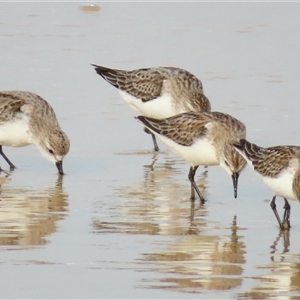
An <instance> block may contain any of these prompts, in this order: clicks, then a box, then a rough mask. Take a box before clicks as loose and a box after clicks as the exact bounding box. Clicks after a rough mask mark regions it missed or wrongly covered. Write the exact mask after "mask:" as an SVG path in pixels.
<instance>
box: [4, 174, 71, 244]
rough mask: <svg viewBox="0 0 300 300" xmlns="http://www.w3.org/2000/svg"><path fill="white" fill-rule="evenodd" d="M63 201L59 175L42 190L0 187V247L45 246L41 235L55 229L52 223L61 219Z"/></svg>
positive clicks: (64, 195) (63, 194)
mask: <svg viewBox="0 0 300 300" xmlns="http://www.w3.org/2000/svg"><path fill="white" fill-rule="evenodd" d="M0 184H1V183H0ZM67 198H68V196H67V194H66V193H65V192H64V191H63V187H62V176H58V179H57V180H56V182H55V186H54V187H51V188H47V189H45V190H43V191H36V190H32V189H30V188H27V187H22V188H17V187H11V186H5V184H4V185H3V186H2V185H1V195H0V199H1V201H0V220H1V223H0V245H39V244H44V243H46V240H45V236H46V235H49V234H51V233H53V232H54V231H55V230H56V227H55V221H57V220H60V219H62V218H63V217H64V214H63V212H64V211H65V210H66V207H67V205H68V204H67Z"/></svg>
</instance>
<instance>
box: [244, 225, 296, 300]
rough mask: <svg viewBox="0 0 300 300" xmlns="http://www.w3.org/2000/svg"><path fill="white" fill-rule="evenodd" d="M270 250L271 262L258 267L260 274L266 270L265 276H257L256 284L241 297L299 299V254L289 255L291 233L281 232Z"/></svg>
mask: <svg viewBox="0 0 300 300" xmlns="http://www.w3.org/2000/svg"><path fill="white" fill-rule="evenodd" d="M297 242H298V239H297ZM270 248H271V252H270V262H268V263H266V264H263V265H259V266H258V267H257V268H258V269H259V271H260V272H261V270H264V271H265V272H264V274H263V275H260V276H256V277H255V278H254V279H256V284H255V285H254V286H253V287H252V288H251V289H250V290H249V291H247V292H244V293H241V294H240V297H241V298H245V297H246V298H247V299H262V298H264V299H275V298H276V299H277V298H282V299H299V290H300V263H299V254H298V253H297V254H292V253H289V251H290V249H289V248H290V231H288V230H285V231H282V230H280V231H279V233H278V235H277V236H276V238H275V240H274V242H273V243H272V244H271V246H270Z"/></svg>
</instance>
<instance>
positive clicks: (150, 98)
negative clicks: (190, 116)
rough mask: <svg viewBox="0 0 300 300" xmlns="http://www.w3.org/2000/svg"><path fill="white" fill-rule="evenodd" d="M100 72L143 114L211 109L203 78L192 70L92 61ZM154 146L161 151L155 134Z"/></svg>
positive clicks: (152, 115)
mask: <svg viewBox="0 0 300 300" xmlns="http://www.w3.org/2000/svg"><path fill="white" fill-rule="evenodd" d="M92 66H94V67H95V70H96V72H97V73H98V74H99V75H100V76H101V77H103V78H104V79H105V80H106V81H107V82H109V83H110V84H111V85H113V86H114V87H116V88H117V89H118V90H119V93H120V95H121V97H122V98H123V99H124V100H125V101H126V102H127V103H128V104H129V105H130V107H131V108H133V109H134V110H135V111H137V112H138V113H139V114H141V115H143V116H145V117H149V118H155V119H164V118H168V117H171V116H173V115H177V114H180V113H184V112H189V111H195V112H201V111H203V112H209V111H210V110H211V107H210V102H209V100H208V99H207V97H206V96H205V95H204V94H203V87H202V82H201V81H200V80H199V79H198V78H197V77H196V76H194V75H193V74H191V73H190V72H188V71H186V70H183V69H180V68H173V67H157V68H144V69H137V70H132V71H125V70H116V69H109V68H106V67H102V66H98V65H94V64H92ZM144 130H145V132H147V133H150V134H151V135H152V139H153V144H154V150H155V151H158V150H159V148H158V145H157V141H156V139H155V135H153V134H152V133H151V132H149V130H148V129H144Z"/></svg>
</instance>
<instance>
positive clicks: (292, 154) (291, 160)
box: [234, 139, 300, 229]
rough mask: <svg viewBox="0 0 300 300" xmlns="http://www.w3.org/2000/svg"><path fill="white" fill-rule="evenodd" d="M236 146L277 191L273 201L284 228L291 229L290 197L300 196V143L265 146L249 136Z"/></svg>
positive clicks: (266, 182) (278, 219) (298, 197)
mask: <svg viewBox="0 0 300 300" xmlns="http://www.w3.org/2000/svg"><path fill="white" fill-rule="evenodd" d="M234 147H235V149H236V150H237V151H239V152H240V153H241V155H243V156H244V158H245V159H246V160H247V162H248V164H249V165H250V166H251V167H252V169H254V171H255V172H256V173H257V174H259V175H260V176H261V178H262V180H263V181H264V183H265V184H266V185H267V186H268V188H269V189H270V190H272V191H273V193H274V196H273V199H272V201H271V203H270V205H271V208H272V210H273V212H274V214H275V216H276V219H277V221H278V223H279V226H280V228H281V229H289V228H290V227H291V226H290V210H291V208H290V204H289V203H288V201H287V199H293V200H300V147H299V146H274V147H268V148H263V147H260V146H257V145H255V144H252V143H250V142H248V141H246V140H245V139H241V141H240V143H239V144H238V143H237V144H235V145H234ZM276 196H280V197H282V198H283V199H284V207H283V208H284V214H283V219H282V220H281V219H280V217H279V215H278V212H277V209H276V203H275V199H276Z"/></svg>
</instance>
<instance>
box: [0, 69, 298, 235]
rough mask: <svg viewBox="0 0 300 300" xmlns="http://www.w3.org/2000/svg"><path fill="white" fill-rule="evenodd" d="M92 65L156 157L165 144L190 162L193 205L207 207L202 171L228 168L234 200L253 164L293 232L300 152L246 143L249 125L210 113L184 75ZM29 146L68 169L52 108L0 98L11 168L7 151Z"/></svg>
mask: <svg viewBox="0 0 300 300" xmlns="http://www.w3.org/2000/svg"><path fill="white" fill-rule="evenodd" d="M92 66H93V67H94V69H95V71H96V72H97V74H99V75H100V76H101V77H102V78H103V79H104V80H105V81H107V82H108V83H110V84H111V85H112V86H114V87H115V88H117V90H118V91H119V94H120V95H121V97H122V98H123V99H124V100H125V101H126V102H127V103H128V104H129V106H130V107H131V108H132V109H134V110H135V111H136V112H137V116H136V117H135V118H136V120H137V121H138V122H139V123H140V124H141V125H142V126H143V128H144V131H145V132H146V133H148V134H150V135H151V137H152V140H153V146H154V151H159V146H158V143H157V139H159V140H160V141H161V142H163V143H164V144H165V145H166V146H167V147H169V148H170V149H171V150H173V151H174V152H175V153H176V154H178V155H179V156H180V157H182V158H183V159H184V160H186V161H187V162H188V163H189V165H190V168H189V172H188V179H189V181H190V184H191V195H190V199H191V201H195V198H196V197H195V196H196V194H197V195H198V197H199V198H200V201H201V202H202V203H204V202H205V199H204V197H203V195H202V194H201V191H200V190H199V188H198V186H197V184H196V183H195V174H196V171H197V169H198V167H199V166H214V165H219V166H220V167H221V168H223V169H224V170H225V171H226V172H227V173H228V174H229V175H230V176H231V178H232V182H233V188H234V197H235V198H236V197H237V188H238V178H239V176H240V174H241V172H242V171H243V170H244V169H245V166H246V165H247V164H248V165H250V166H251V168H252V169H253V170H254V171H255V172H256V173H257V174H258V175H259V176H260V177H261V178H262V180H263V181H264V183H265V184H266V185H267V186H268V187H269V189H270V190H271V191H272V192H273V198H272V201H271V203H270V205H271V208H272V210H273V212H274V214H275V217H276V219H277V221H278V224H279V227H280V229H282V230H289V229H290V227H291V226H290V205H289V203H288V200H287V199H293V200H300V147H299V146H290V145H287V146H273V147H268V148H263V147H260V146H258V145H256V144H253V143H251V142H249V141H247V139H246V126H245V124H244V123H243V122H241V121H240V120H238V119H236V118H235V117H233V116H231V115H229V114H226V113H223V112H218V111H211V104H210V101H209V99H208V98H207V97H206V96H205V95H204V92H203V86H202V82H201V81H200V80H199V79H198V78H197V77H196V76H195V75H193V74H191V73H190V72H188V71H186V70H184V69H180V68H174V67H153V68H143V69H136V70H129V71H128V70H117V69H111V68H107V67H103V66H99V65H95V64H93V65H92ZM30 144H34V145H36V147H37V148H38V149H39V151H40V152H41V154H42V155H43V156H44V157H45V158H46V159H48V160H49V161H51V162H52V163H54V164H55V165H56V167H57V170H58V172H59V174H60V175H63V174H64V172H63V164H62V163H63V158H64V157H65V155H67V153H68V152H69V149H70V141H69V139H68V137H67V135H66V134H65V133H64V132H63V131H62V129H61V128H60V125H59V123H58V121H57V118H56V115H55V112H54V110H53V108H52V107H51V105H50V104H49V103H48V102H47V101H46V100H44V99H43V98H42V97H40V96H39V95H37V94H35V93H32V92H27V91H3V92H0V155H1V156H2V157H3V158H4V159H5V161H6V162H7V163H8V164H9V166H10V169H14V168H15V165H14V164H13V163H12V162H11V161H10V160H9V159H8V157H7V156H6V155H5V154H4V152H3V149H2V147H3V146H11V147H22V146H26V145H30ZM0 170H2V169H1V168H0ZM277 196H279V197H283V199H284V214H283V217H282V219H281V218H280V216H279V214H278V212H277V209H276V203H275V199H276V197H277Z"/></svg>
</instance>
